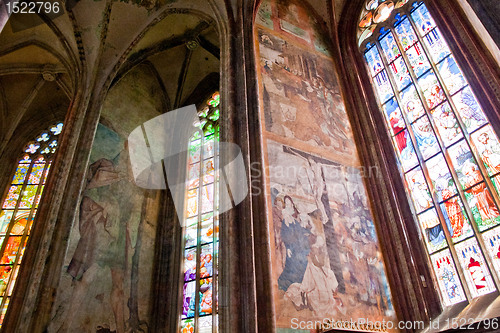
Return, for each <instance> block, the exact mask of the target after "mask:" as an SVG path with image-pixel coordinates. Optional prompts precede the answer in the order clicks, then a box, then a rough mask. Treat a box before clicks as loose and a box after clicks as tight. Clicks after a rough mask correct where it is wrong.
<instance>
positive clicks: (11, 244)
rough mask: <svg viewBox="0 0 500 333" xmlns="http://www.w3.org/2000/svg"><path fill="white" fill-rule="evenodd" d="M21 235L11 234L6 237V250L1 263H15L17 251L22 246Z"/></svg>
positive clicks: (0, 260)
mask: <svg viewBox="0 0 500 333" xmlns="http://www.w3.org/2000/svg"><path fill="white" fill-rule="evenodd" d="M21 240H22V237H21V236H10V237H8V238H7V239H6V244H5V250H4V252H3V256H2V259H0V264H14V262H15V260H16V256H17V253H18V251H19V248H20V246H21Z"/></svg>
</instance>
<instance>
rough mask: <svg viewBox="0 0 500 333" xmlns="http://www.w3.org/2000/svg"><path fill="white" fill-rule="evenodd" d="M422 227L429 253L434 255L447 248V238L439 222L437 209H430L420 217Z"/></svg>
mask: <svg viewBox="0 0 500 333" xmlns="http://www.w3.org/2000/svg"><path fill="white" fill-rule="evenodd" d="M418 220H419V222H420V227H421V228H422V231H423V233H424V237H425V243H426V245H427V249H428V250H429V253H434V252H436V251H438V250H441V249H443V248H445V247H446V237H445V235H444V231H443V226H442V225H441V222H439V218H438V215H437V213H436V209H434V208H432V209H429V210H427V211H425V212H423V213H421V214H419V215H418Z"/></svg>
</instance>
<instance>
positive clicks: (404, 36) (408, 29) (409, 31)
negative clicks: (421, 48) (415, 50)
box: [395, 18, 417, 50]
mask: <svg viewBox="0 0 500 333" xmlns="http://www.w3.org/2000/svg"><path fill="white" fill-rule="evenodd" d="M395 30H396V34H397V36H398V39H399V41H400V42H401V45H403V48H404V49H405V50H407V49H409V48H410V47H411V46H412V45H413V44H415V43H416V42H417V36H416V35H415V31H414V30H413V28H412V26H411V24H410V21H408V19H407V18H405V19H404V20H403V21H401V23H400V24H398V25H397V26H396V28H395Z"/></svg>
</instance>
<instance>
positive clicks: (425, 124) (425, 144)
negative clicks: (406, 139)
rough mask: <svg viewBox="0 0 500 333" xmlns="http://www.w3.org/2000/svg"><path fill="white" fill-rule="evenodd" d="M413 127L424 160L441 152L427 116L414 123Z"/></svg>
mask: <svg viewBox="0 0 500 333" xmlns="http://www.w3.org/2000/svg"><path fill="white" fill-rule="evenodd" d="M411 127H412V129H413V134H414V135H415V140H416V141H417V146H418V148H419V150H420V152H421V153H422V157H423V158H424V159H428V158H429V157H431V156H433V155H435V154H437V153H438V152H439V151H440V150H441V149H440V148H439V145H438V142H437V139H436V136H435V135H434V131H433V130H432V127H431V124H430V123H429V119H427V116H423V117H422V118H420V119H419V120H417V121H416V122H414V123H413V125H412V126H411Z"/></svg>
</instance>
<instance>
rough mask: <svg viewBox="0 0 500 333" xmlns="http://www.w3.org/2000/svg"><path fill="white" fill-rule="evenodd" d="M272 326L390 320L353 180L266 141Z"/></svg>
mask: <svg viewBox="0 0 500 333" xmlns="http://www.w3.org/2000/svg"><path fill="white" fill-rule="evenodd" d="M267 147H268V160H269V173H270V174H269V175H270V193H271V201H272V202H271V204H272V217H273V228H272V229H273V234H274V237H272V243H273V244H274V250H273V260H274V273H273V274H274V278H275V283H276V285H275V297H276V304H277V305H276V310H277V311H276V313H277V315H278V325H286V324H288V325H289V324H290V319H291V318H307V320H312V319H319V320H322V319H323V318H325V317H329V318H339V319H340V318H345V316H346V315H347V314H348V315H349V316H351V317H352V318H358V317H359V318H361V317H363V318H366V317H368V318H371V319H373V320H381V319H382V318H387V317H389V316H392V315H393V308H392V304H391V299H390V294H389V287H388V284H387V281H386V278H385V271H384V270H385V268H384V264H383V262H382V257H381V253H380V250H379V245H378V241H377V237H376V233H375V227H374V225H373V222H372V217H371V214H370V211H369V208H368V206H367V198H366V194H365V191H364V187H363V183H362V180H361V177H360V172H359V170H358V169H356V168H352V167H347V166H344V165H341V164H339V163H336V162H333V161H329V160H327V159H324V158H320V157H317V156H314V155H311V154H309V153H306V152H303V151H300V150H298V149H295V148H292V147H289V146H286V145H283V144H279V143H276V142H274V141H271V140H267Z"/></svg>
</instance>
